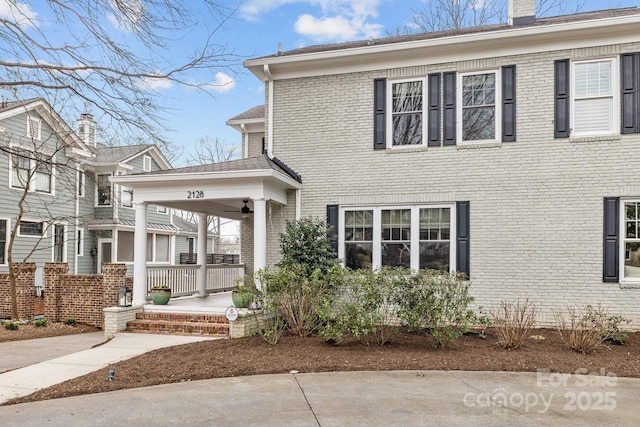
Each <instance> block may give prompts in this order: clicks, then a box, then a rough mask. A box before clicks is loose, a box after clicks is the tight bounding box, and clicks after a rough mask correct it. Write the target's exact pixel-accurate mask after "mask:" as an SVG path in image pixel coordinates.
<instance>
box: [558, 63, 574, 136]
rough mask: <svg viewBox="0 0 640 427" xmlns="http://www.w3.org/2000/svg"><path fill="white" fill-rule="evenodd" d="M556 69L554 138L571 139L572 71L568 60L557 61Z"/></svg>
mask: <svg viewBox="0 0 640 427" xmlns="http://www.w3.org/2000/svg"><path fill="white" fill-rule="evenodd" d="M554 67H555V89H554V93H555V110H554V111H555V120H554V136H555V137H556V138H568V137H569V104H570V101H571V99H570V96H569V95H570V81H571V80H570V77H569V73H570V72H571V69H570V67H569V60H568V59H561V60H557V61H555V63H554Z"/></svg>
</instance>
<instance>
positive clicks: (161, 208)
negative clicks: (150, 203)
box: [156, 205, 169, 215]
mask: <svg viewBox="0 0 640 427" xmlns="http://www.w3.org/2000/svg"><path fill="white" fill-rule="evenodd" d="M156 211H157V212H158V213H159V214H163V215H169V208H168V207H166V206H160V205H156Z"/></svg>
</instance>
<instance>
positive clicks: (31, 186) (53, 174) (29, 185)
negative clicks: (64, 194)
mask: <svg viewBox="0 0 640 427" xmlns="http://www.w3.org/2000/svg"><path fill="white" fill-rule="evenodd" d="M15 150H24V151H28V152H29V153H33V149H31V148H26V147H23V146H20V145H14V144H12V145H11V154H9V188H10V189H12V190H17V191H24V190H25V189H24V188H21V187H14V185H13V156H14V155H15V154H13V151H15ZM55 162H56V159H55V155H51V191H50V192H46V191H38V190H36V187H35V180H36V172H35V167H36V160H35V159H32V158H30V159H29V175H31V177H30V179H29V182H27V192H29V193H38V194H44V195H49V196H55V195H56V167H55Z"/></svg>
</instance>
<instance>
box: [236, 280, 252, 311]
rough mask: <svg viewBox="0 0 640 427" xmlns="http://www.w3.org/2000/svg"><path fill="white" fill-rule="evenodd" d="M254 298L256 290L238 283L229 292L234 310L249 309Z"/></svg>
mask: <svg viewBox="0 0 640 427" xmlns="http://www.w3.org/2000/svg"><path fill="white" fill-rule="evenodd" d="M255 296H256V289H255V287H254V286H252V285H245V284H244V282H243V281H239V282H238V284H237V285H236V287H235V289H233V291H232V292H231V299H232V300H233V305H235V306H236V308H249V307H250V306H251V303H252V302H253V300H254V298H255Z"/></svg>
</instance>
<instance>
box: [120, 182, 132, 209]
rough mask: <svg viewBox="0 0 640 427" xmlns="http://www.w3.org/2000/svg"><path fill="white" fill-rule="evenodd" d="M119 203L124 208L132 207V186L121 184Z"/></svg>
mask: <svg viewBox="0 0 640 427" xmlns="http://www.w3.org/2000/svg"><path fill="white" fill-rule="evenodd" d="M120 203H121V205H122V206H124V207H125V208H132V207H133V188H131V187H125V186H122V196H121V198H120Z"/></svg>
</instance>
